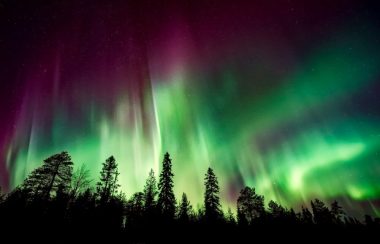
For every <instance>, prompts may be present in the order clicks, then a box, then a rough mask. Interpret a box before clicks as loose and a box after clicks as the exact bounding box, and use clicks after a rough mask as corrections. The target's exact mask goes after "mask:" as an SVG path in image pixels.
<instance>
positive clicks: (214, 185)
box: [204, 168, 222, 222]
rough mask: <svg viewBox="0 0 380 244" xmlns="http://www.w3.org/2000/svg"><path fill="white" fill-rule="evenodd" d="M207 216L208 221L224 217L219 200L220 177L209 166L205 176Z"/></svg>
mask: <svg viewBox="0 0 380 244" xmlns="http://www.w3.org/2000/svg"><path fill="white" fill-rule="evenodd" d="M205 188H206V190H205V195H204V196H205V198H204V205H205V218H206V220H207V221H211V222H213V221H217V220H220V219H221V217H222V210H221V206H220V200H219V185H218V179H217V177H216V176H215V174H214V171H213V170H212V169H211V168H208V170H207V173H206V177H205Z"/></svg>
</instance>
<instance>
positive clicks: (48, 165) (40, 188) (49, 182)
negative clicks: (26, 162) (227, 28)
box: [22, 152, 73, 199]
mask: <svg viewBox="0 0 380 244" xmlns="http://www.w3.org/2000/svg"><path fill="white" fill-rule="evenodd" d="M72 172H73V162H72V161H71V157H70V155H69V154H68V153H67V152H62V153H59V154H55V155H53V156H51V157H49V158H47V159H45V160H44V162H43V165H42V166H40V167H39V168H37V169H35V170H34V171H32V173H31V174H30V175H29V176H28V178H27V179H26V180H25V181H24V183H23V186H22V188H23V189H24V190H25V191H26V192H28V193H29V194H30V195H32V196H33V197H34V198H35V199H37V198H39V199H47V198H49V197H50V194H51V193H54V192H56V191H57V189H58V186H61V187H62V190H63V191H67V190H68V189H69V188H70V182H71V177H72Z"/></svg>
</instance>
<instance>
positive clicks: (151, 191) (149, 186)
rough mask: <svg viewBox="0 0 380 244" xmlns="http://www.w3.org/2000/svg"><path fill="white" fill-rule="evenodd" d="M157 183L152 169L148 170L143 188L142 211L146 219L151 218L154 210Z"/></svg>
mask: <svg viewBox="0 0 380 244" xmlns="http://www.w3.org/2000/svg"><path fill="white" fill-rule="evenodd" d="M157 194H158V191H157V182H156V177H155V176H154V171H153V169H151V170H150V172H149V176H148V179H147V180H146V183H145V186H144V210H145V213H146V215H147V217H148V218H152V217H153V215H154V213H155V209H156V196H157Z"/></svg>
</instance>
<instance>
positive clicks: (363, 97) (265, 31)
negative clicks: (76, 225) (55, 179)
mask: <svg viewBox="0 0 380 244" xmlns="http://www.w3.org/2000/svg"><path fill="white" fill-rule="evenodd" d="M3 2H4V3H3V4H2V5H0V6H1V7H0V16H1V17H0V20H1V25H0V27H1V35H0V38H1V39H0V40H1V42H0V45H1V53H2V54H1V58H0V59H1V60H0V62H1V68H0V74H1V76H0V79H1V86H2V89H1V92H0V94H1V102H2V105H1V106H0V111H1V113H2V115H3V116H2V120H1V121H0V125H1V126H0V146H1V147H0V149H1V151H0V159H1V160H0V184H1V186H2V187H3V188H5V189H7V190H11V189H13V188H14V187H15V186H16V185H18V184H20V183H21V182H22V181H23V179H24V178H25V177H26V176H27V174H28V173H29V172H31V171H32V170H33V169H34V168H35V167H37V166H39V165H40V164H41V163H42V160H43V159H45V158H47V157H48V156H50V155H52V154H54V153H57V152H61V151H63V150H67V151H68V152H69V153H70V155H72V158H73V161H74V163H75V164H76V167H79V166H80V165H81V164H85V165H86V166H87V167H88V168H89V169H90V170H91V174H92V177H93V178H94V179H98V177H99V171H100V168H101V162H104V161H105V159H106V158H107V157H109V156H110V155H114V157H115V158H116V160H117V162H118V164H119V171H120V172H121V175H120V183H121V185H122V190H123V191H124V192H126V193H127V195H128V196H130V195H131V194H133V193H134V192H136V191H140V190H142V188H143V185H144V183H145V179H146V178H147V176H148V172H149V170H150V169H151V168H153V170H154V171H155V172H156V175H157V174H158V172H159V170H160V166H161V162H162V159H163V155H164V153H165V152H166V151H168V152H169V153H170V154H171V158H172V159H173V171H174V173H175V177H174V182H175V193H176V196H177V197H178V196H180V194H181V193H182V192H186V193H187V194H188V196H189V199H190V201H191V202H192V203H193V204H194V205H196V204H198V203H201V202H202V197H203V178H204V174H205V172H206V170H207V168H208V167H209V166H211V167H212V168H213V169H214V171H215V173H216V175H217V176H218V179H219V183H220V185H221V200H222V202H223V204H224V205H226V206H227V205H230V206H235V204H236V198H237V194H238V192H239V190H240V189H241V188H242V187H243V186H244V185H249V186H253V187H256V190H257V192H258V193H259V194H263V195H264V196H265V199H266V201H268V200H270V199H273V200H276V201H278V202H280V203H281V204H284V205H286V206H298V207H299V206H301V205H302V204H305V203H306V204H307V203H308V202H310V200H311V199H313V198H316V197H318V198H320V199H322V200H325V201H327V202H330V201H331V200H334V199H338V200H339V201H341V203H342V205H343V206H344V207H345V208H346V209H347V210H349V211H351V212H354V213H364V212H366V213H370V214H374V215H380V201H379V199H380V110H379V108H380V100H379V99H380V95H379V91H380V56H379V55H378V54H379V53H380V32H379V27H380V21H379V19H377V17H376V15H377V13H378V11H377V10H378V8H377V6H376V5H375V4H370V3H367V2H365V1H360V2H359V1H352V2H350V1H326V2H323V1H322V2H320V1H315V3H310V2H309V1H273V2H272V1H252V2H253V3H245V2H244V1H242V2H241V3H238V2H239V1H230V2H227V1H226V2H224V1H203V3H202V1H199V2H197V1H188V2H187V1H183V2H182V1H178V2H181V3H176V2H175V1H173V2H171V1H168V2H167V3H166V4H160V3H158V2H159V1H141V2H140V1H138V2H139V3H130V2H128V1H125V2H122V1H110V2H108V3H105V1H51V2H50V3H48V4H47V3H42V2H43V1H36V2H35V3H31V2H28V1H21V3H20V2H18V3H15V2H12V1H3ZM16 2H17V1H16ZM246 2H249V1H246Z"/></svg>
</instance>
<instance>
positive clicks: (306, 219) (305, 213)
mask: <svg viewBox="0 0 380 244" xmlns="http://www.w3.org/2000/svg"><path fill="white" fill-rule="evenodd" d="M301 221H302V223H303V224H305V225H311V224H313V223H314V222H313V214H312V213H311V212H310V210H309V209H308V208H307V207H303V206H302V215H301Z"/></svg>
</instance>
